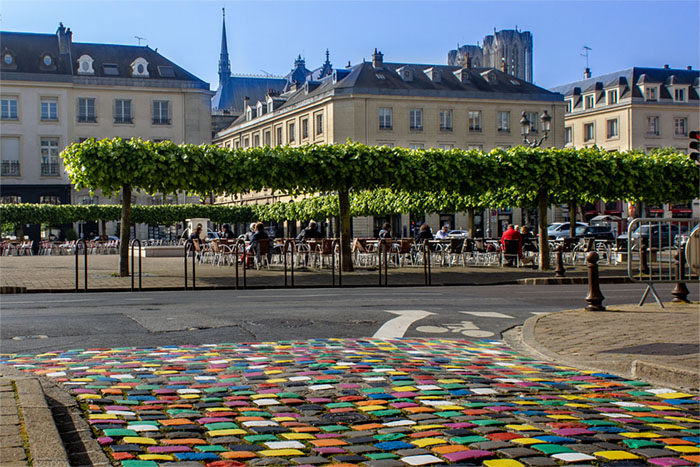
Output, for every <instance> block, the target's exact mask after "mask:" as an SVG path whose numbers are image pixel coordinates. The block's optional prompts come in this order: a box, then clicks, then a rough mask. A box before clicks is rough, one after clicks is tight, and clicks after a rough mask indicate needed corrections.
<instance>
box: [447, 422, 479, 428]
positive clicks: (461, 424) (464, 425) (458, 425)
mask: <svg viewBox="0 0 700 467" xmlns="http://www.w3.org/2000/svg"><path fill="white" fill-rule="evenodd" d="M445 426H446V427H450V428H472V427H475V426H476V424H474V423H469V422H459V423H445Z"/></svg>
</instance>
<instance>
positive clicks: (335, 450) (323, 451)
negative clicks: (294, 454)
mask: <svg viewBox="0 0 700 467" xmlns="http://www.w3.org/2000/svg"><path fill="white" fill-rule="evenodd" d="M313 450H314V451H316V452H318V453H319V454H345V453H346V452H347V451H346V450H345V449H341V448H336V447H328V448H314V449H313Z"/></svg>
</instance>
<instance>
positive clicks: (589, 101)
mask: <svg viewBox="0 0 700 467" xmlns="http://www.w3.org/2000/svg"><path fill="white" fill-rule="evenodd" d="M583 104H584V107H583V108H584V109H592V108H593V107H595V96H594V95H592V94H591V95H590V96H586V97H585V98H584V101H583Z"/></svg>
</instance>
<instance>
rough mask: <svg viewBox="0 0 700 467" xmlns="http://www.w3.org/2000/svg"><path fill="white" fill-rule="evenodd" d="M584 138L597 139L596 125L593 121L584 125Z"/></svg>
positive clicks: (588, 139)
mask: <svg viewBox="0 0 700 467" xmlns="http://www.w3.org/2000/svg"><path fill="white" fill-rule="evenodd" d="M583 140H584V141H593V140H595V125H594V124H593V123H586V124H584V125H583Z"/></svg>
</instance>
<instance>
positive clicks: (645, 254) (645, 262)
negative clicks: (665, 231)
mask: <svg viewBox="0 0 700 467" xmlns="http://www.w3.org/2000/svg"><path fill="white" fill-rule="evenodd" d="M640 245H641V247H640V248H641V250H640V251H639V272H641V273H642V274H644V275H645V276H648V275H649V247H648V242H647V239H646V238H643V237H642V238H641V239H640Z"/></svg>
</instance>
